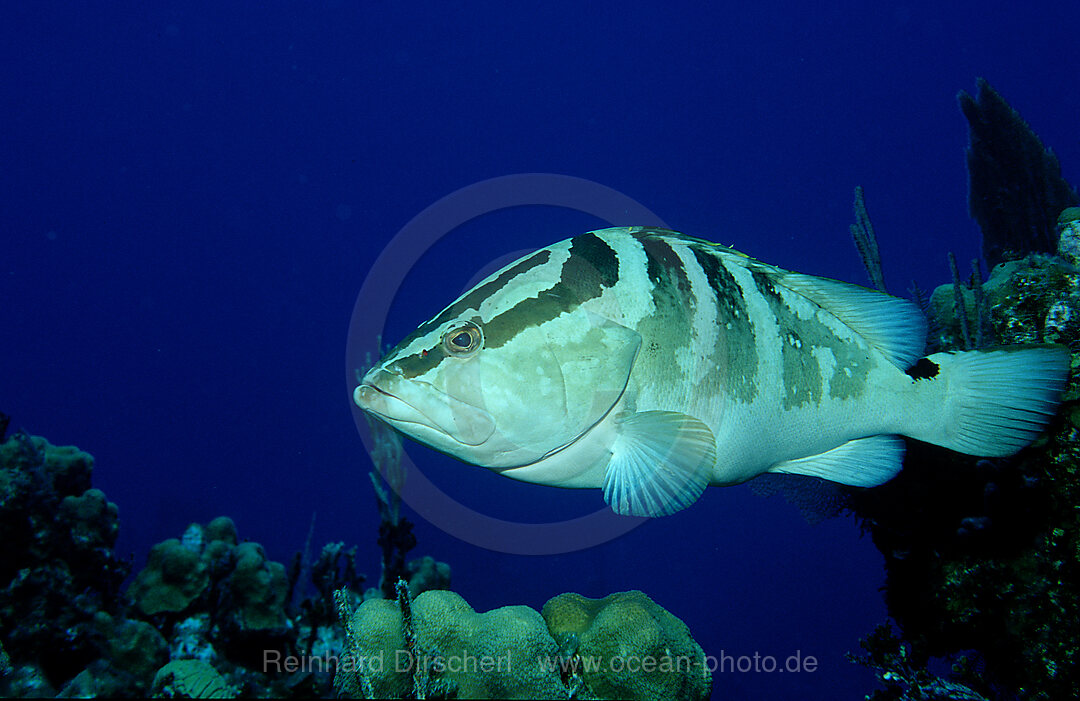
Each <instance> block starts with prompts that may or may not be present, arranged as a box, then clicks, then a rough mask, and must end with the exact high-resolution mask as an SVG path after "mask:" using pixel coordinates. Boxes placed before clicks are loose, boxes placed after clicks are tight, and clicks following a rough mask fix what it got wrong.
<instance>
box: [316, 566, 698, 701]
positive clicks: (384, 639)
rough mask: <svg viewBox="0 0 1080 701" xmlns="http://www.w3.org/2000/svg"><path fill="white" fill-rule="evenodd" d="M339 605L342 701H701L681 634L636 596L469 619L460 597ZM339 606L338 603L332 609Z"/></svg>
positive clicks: (575, 600)
mask: <svg viewBox="0 0 1080 701" xmlns="http://www.w3.org/2000/svg"><path fill="white" fill-rule="evenodd" d="M398 592H399V596H398V600H397V601H396V602H394V601H391V600H385V599H383V600H369V601H365V602H364V603H363V604H361V605H360V606H359V607H358V608H357V609H356V610H355V611H352V610H350V607H349V606H348V605H347V604H344V603H343V605H342V607H341V608H342V615H343V618H344V619H345V620H346V621H347V623H346V631H347V638H348V641H347V646H346V650H347V654H348V658H349V660H350V663H349V664H348V665H346V666H343V667H342V668H341V671H340V672H339V675H338V680H337V688H338V691H339V693H341V694H342V695H353V696H374V697H392V698H446V697H448V696H458V697H462V698H630V699H703V698H707V697H708V695H709V692H710V689H711V686H712V678H711V676H710V675H709V673H708V672H707V671H706V670H705V669H704V659H705V658H704V653H703V652H702V650H701V648H700V647H699V646H698V645H697V643H695V642H694V640H693V638H691V637H690V633H689V631H688V630H687V628H686V626H685V624H683V623H682V621H680V620H679V619H678V618H676V617H675V616H673V615H671V614H670V613H668V612H667V611H665V610H664V609H662V608H661V607H660V606H658V605H657V604H656V603H654V602H653V601H652V600H651V599H649V597H647V596H645V595H644V594H643V593H641V592H637V591H633V592H623V593H619V594H612V595H611V596H608V597H605V598H604V599H599V600H596V599H587V598H585V597H583V596H579V595H578V594H562V595H560V596H557V597H555V598H553V599H551V600H550V601H548V602H547V603H546V604H545V605H544V608H543V612H542V613H537V612H536V611H535V610H534V609H531V608H529V607H527V606H504V607H502V608H499V609H495V610H493V611H488V612H486V613H477V612H476V611H474V610H473V608H472V607H471V606H469V604H468V603H467V602H466V601H465V600H464V599H462V598H461V597H460V596H459V595H457V594H454V593H452V592H448V591H437V590H436V591H428V592H425V593H423V594H421V595H420V596H418V597H416V599H415V600H412V599H411V597H410V596H409V595H408V588H407V586H405V585H404V582H403V581H402V582H401V584H400V585H399V587H398ZM342 601H343V599H342Z"/></svg>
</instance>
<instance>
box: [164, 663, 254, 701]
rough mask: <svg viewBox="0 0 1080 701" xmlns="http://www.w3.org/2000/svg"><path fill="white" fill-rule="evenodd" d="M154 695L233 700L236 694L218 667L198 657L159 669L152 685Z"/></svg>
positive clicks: (171, 697) (173, 697) (169, 697)
mask: <svg viewBox="0 0 1080 701" xmlns="http://www.w3.org/2000/svg"><path fill="white" fill-rule="evenodd" d="M151 689H152V691H151V693H152V695H153V696H154V697H156V698H167V699H175V698H183V699H232V698H236V696H237V693H236V690H235V689H234V688H232V687H231V686H229V685H228V684H226V683H225V680H224V679H223V678H222V677H221V675H220V674H218V673H217V670H216V669H214V668H213V667H211V666H210V665H208V664H207V663H205V662H203V661H201V660H173V661H172V662H170V663H169V664H167V665H165V666H164V667H162V668H161V669H159V670H158V672H157V674H156V675H155V676H154V683H153V686H152V687H151Z"/></svg>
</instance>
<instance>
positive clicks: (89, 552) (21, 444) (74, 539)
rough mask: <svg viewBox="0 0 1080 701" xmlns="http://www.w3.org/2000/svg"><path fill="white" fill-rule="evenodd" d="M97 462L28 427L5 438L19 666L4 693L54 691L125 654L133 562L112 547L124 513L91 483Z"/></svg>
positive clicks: (3, 485) (2, 457)
mask: <svg viewBox="0 0 1080 701" xmlns="http://www.w3.org/2000/svg"><path fill="white" fill-rule="evenodd" d="M93 465H94V460H93V458H92V457H91V456H90V455H88V454H87V453H84V452H82V451H80V450H78V449H77V448H74V447H71V446H54V445H51V444H50V443H49V442H48V441H46V440H45V439H43V438H39V437H35V436H28V435H26V434H25V433H15V434H13V435H12V436H11V437H9V438H8V439H7V441H5V442H4V443H3V444H0V542H3V544H4V547H3V548H2V549H0V622H2V623H3V626H2V627H0V644H2V645H3V648H4V649H5V650H6V651H7V654H8V655H9V656H10V659H11V664H12V665H14V668H13V669H12V671H11V673H10V674H8V675H6V676H5V677H4V679H3V681H2V683H0V686H2V687H3V688H0V692H3V693H45V690H47V689H56V688H59V687H60V686H61V685H63V684H64V683H65V682H67V681H68V680H70V679H71V678H72V677H74V676H75V675H76V674H78V673H79V672H81V671H82V670H83V669H84V668H85V667H86V666H87V665H89V664H90V663H91V662H92V661H94V660H96V659H100V658H105V659H112V655H113V654H114V653H116V650H114V649H111V648H110V645H109V637H108V634H109V632H111V630H112V626H111V623H108V624H107V622H108V621H110V620H111V618H110V617H111V616H112V615H115V614H116V613H118V611H119V609H120V584H121V582H122V581H123V579H124V577H125V576H126V575H127V573H128V571H129V569H130V564H129V563H128V562H126V561H123V560H121V559H119V558H117V557H116V556H115V555H114V554H113V552H112V546H113V544H114V542H115V540H116V536H117V533H118V528H119V526H118V512H117V508H116V505H115V504H111V503H109V502H108V501H107V500H106V499H105V496H104V495H103V494H102V493H101V492H100V491H98V490H96V489H92V488H91V486H90V477H91V473H92V471H93ZM99 614H101V615H99ZM102 616H104V617H102ZM145 681H146V682H147V683H148V682H149V679H147V680H145Z"/></svg>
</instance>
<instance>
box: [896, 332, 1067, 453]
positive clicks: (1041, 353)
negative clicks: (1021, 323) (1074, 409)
mask: <svg viewBox="0 0 1080 701" xmlns="http://www.w3.org/2000/svg"><path fill="white" fill-rule="evenodd" d="M926 360H927V361H929V362H930V363H932V364H933V366H936V368H937V374H936V375H934V376H933V377H929V378H927V379H921V380H915V382H916V389H917V391H919V390H921V393H922V394H923V395H924V397H923V399H924V400H925V401H923V402H919V404H920V405H921V406H922V407H926V411H927V412H928V414H929V416H930V417H932V418H933V419H935V420H931V421H924V422H919V423H920V425H921V427H922V430H921V431H919V432H912V433H911V434H910V435H911V437H912V438H917V439H919V440H922V441H926V442H928V443H934V444H935V445H940V446H942V447H945V448H949V449H950V450H955V451H958V452H961V453H967V454H969V455H980V456H985V457H1005V456H1008V455H1012V454H1014V453H1016V452H1017V451H1019V450H1020V449H1021V448H1023V447H1025V446H1026V445H1028V444H1029V443H1031V442H1032V441H1033V440H1035V438H1036V437H1038V435H1039V434H1040V433H1042V431H1043V429H1044V428H1045V427H1046V424H1047V423H1048V422H1049V421H1050V419H1051V418H1052V417H1053V415H1054V413H1055V412H1056V411H1057V407H1058V404H1060V403H1061V395H1062V392H1063V391H1064V389H1065V385H1066V383H1067V381H1068V378H1069V349H1068V348H1066V347H1065V346H1059V345H1050V344H1047V345H1027V346H1013V347H1004V348H1000V349H996V350H986V351H979V350H976V351H965V352H951V353H935V354H934V355H931V356H929V357H928V358H927V359H926ZM920 363H923V361H920ZM926 367H932V366H925V365H924V368H926ZM919 383H927V384H926V385H924V388H920V387H918V385H919Z"/></svg>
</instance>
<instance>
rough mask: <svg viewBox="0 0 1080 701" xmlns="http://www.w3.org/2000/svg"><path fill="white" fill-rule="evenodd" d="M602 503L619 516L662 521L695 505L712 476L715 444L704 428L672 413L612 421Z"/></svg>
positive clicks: (646, 413)
mask: <svg viewBox="0 0 1080 701" xmlns="http://www.w3.org/2000/svg"><path fill="white" fill-rule="evenodd" d="M616 421H617V422H618V425H617V438H616V439H615V443H614V445H612V447H611V458H610V460H609V461H608V464H607V469H606V471H605V473H604V485H603V486H604V501H606V502H607V503H608V504H610V505H611V508H612V509H613V510H614V511H615V513H617V514H622V515H624V516H654V517H655V516H667V515H669V514H673V513H675V512H676V511H679V510H681V509H685V508H686V507H688V506H690V505H691V504H693V503H694V501H696V500H697V498H698V497H699V496H701V493H702V492H703V491H705V487H706V486H708V484H709V479H710V477H711V476H712V468H713V462H714V461H715V459H716V440H715V439H714V438H713V434H712V431H711V430H709V427H708V426H706V425H705V424H704V423H702V422H701V421H699V420H698V419H695V418H694V417H692V416H687V415H686V414H679V413H677V412H673V411H643V412H641V413H633V414H629V415H628V416H627V417H626V418H620V419H616Z"/></svg>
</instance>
